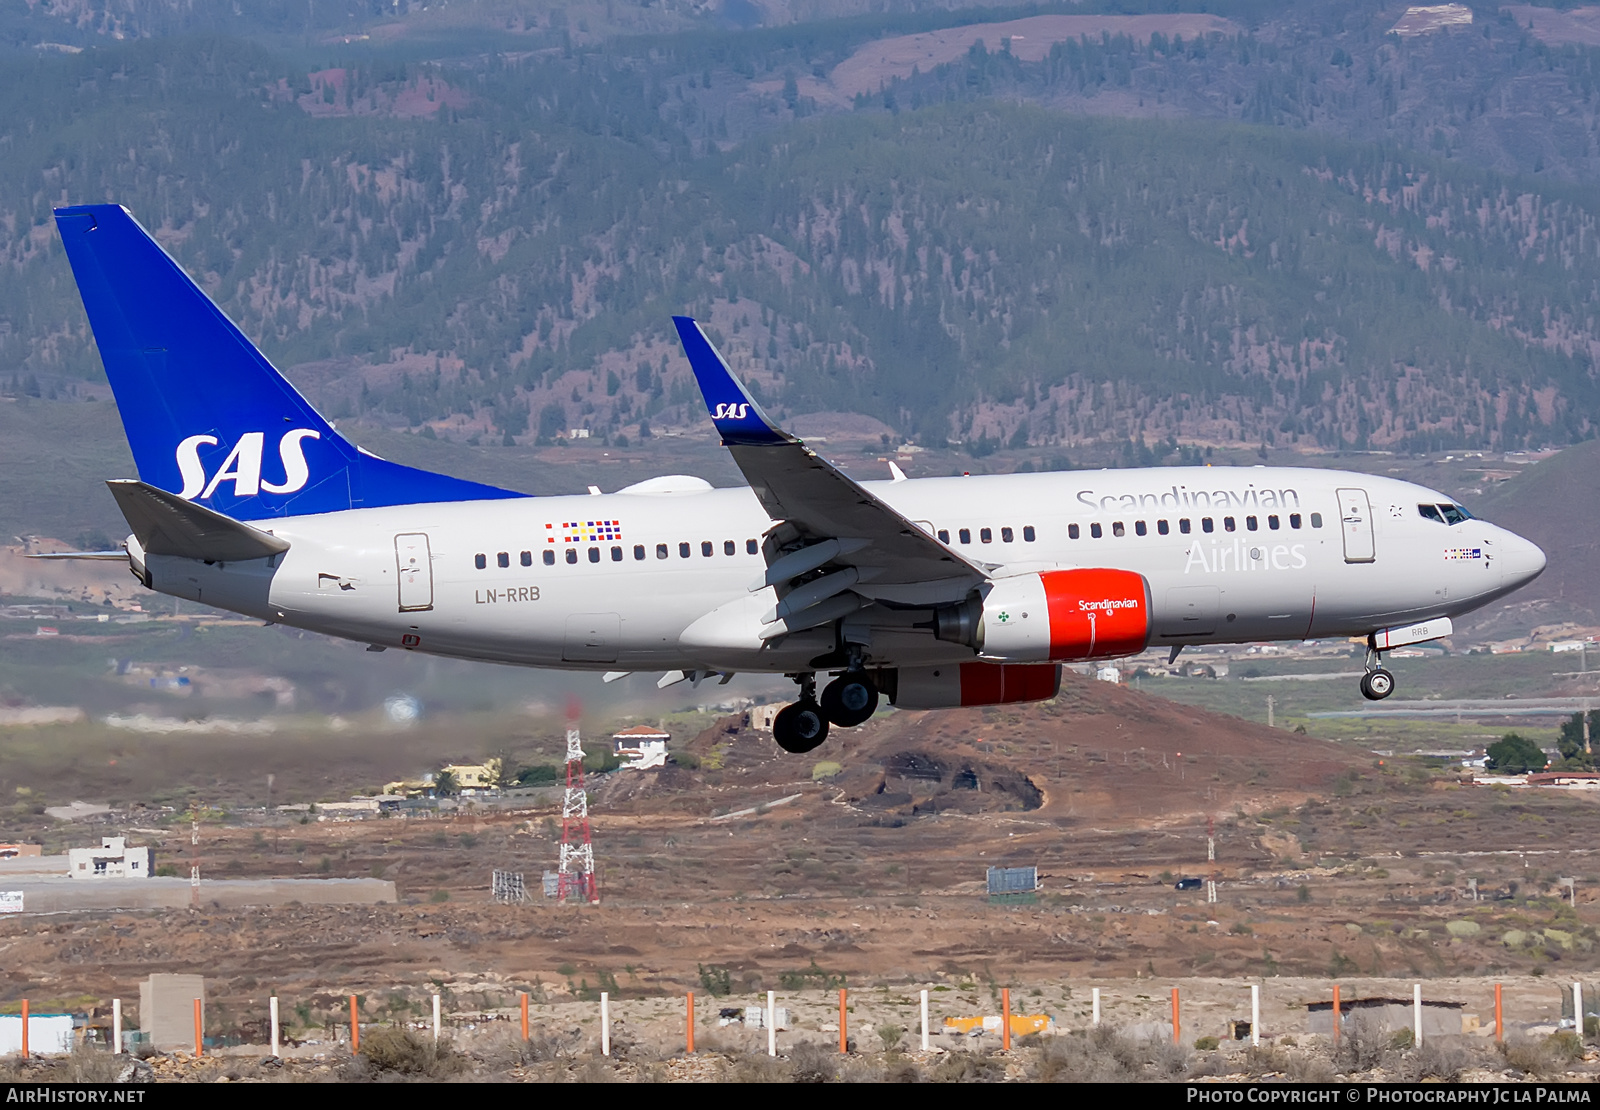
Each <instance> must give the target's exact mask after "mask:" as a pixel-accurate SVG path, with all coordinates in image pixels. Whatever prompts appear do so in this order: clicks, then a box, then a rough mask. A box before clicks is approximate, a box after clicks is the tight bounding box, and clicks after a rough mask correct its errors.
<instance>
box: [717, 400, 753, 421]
mask: <svg viewBox="0 0 1600 1110" xmlns="http://www.w3.org/2000/svg"><path fill="white" fill-rule="evenodd" d="M749 415H750V406H749V405H748V404H739V405H730V404H728V403H727V402H725V401H722V402H718V404H717V407H716V408H714V409H712V410H711V419H713V420H743V419H744V418H745V417H747V416H749Z"/></svg>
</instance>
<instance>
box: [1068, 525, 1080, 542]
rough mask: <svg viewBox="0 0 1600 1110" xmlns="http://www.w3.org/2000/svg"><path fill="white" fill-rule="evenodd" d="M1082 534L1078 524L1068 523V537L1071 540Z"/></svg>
mask: <svg viewBox="0 0 1600 1110" xmlns="http://www.w3.org/2000/svg"><path fill="white" fill-rule="evenodd" d="M1082 534H1083V533H1082V532H1080V531H1078V526H1077V525H1076V524H1069V525H1067V538H1068V539H1069V540H1075V539H1077V538H1078V537H1079V536H1081V535H1082Z"/></svg>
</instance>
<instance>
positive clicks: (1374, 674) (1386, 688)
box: [1361, 641, 1394, 701]
mask: <svg viewBox="0 0 1600 1110" xmlns="http://www.w3.org/2000/svg"><path fill="white" fill-rule="evenodd" d="M1366 667H1367V673H1366V674H1364V675H1362V676H1361V696H1362V697H1364V698H1366V699H1367V700H1368V701H1382V700H1383V699H1384V698H1386V697H1388V696H1389V695H1390V694H1392V693H1394V675H1393V674H1392V673H1390V672H1389V671H1387V670H1385V669H1384V666H1383V655H1382V653H1380V652H1379V651H1378V649H1377V646H1376V645H1374V644H1372V643H1371V642H1370V641H1369V642H1368V644H1367V663H1366Z"/></svg>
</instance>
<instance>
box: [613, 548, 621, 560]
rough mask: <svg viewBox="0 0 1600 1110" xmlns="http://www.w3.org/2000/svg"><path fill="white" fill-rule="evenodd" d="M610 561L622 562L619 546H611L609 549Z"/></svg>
mask: <svg viewBox="0 0 1600 1110" xmlns="http://www.w3.org/2000/svg"><path fill="white" fill-rule="evenodd" d="M611 561H612V562H613V563H620V562H622V548H620V547H613V548H612V549H611Z"/></svg>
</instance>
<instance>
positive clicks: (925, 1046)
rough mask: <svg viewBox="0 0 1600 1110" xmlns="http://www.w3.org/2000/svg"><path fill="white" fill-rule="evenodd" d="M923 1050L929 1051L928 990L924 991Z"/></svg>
mask: <svg viewBox="0 0 1600 1110" xmlns="http://www.w3.org/2000/svg"><path fill="white" fill-rule="evenodd" d="M922 1051H924V1052H926V1051H928V992H927V991H926V990H924V991H923V992H922Z"/></svg>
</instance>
